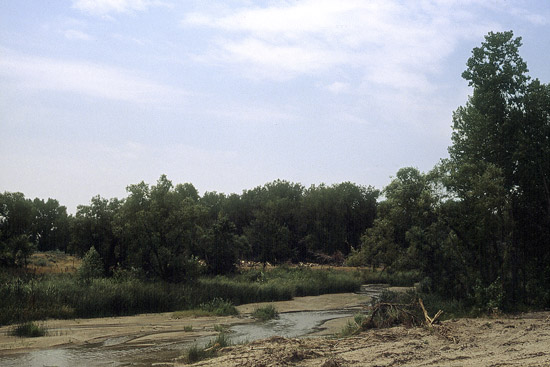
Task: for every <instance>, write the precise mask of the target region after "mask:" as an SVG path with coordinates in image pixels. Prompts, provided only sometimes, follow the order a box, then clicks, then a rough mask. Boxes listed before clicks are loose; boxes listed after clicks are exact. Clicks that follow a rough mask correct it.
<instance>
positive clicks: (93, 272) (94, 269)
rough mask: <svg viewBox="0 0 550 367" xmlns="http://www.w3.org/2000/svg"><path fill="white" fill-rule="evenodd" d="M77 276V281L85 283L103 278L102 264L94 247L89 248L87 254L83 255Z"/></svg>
mask: <svg viewBox="0 0 550 367" xmlns="http://www.w3.org/2000/svg"><path fill="white" fill-rule="evenodd" d="M77 274H78V277H79V279H80V280H82V281H85V282H89V281H90V280H92V279H94V278H100V277H102V276H103V274H104V270H103V262H102V261H101V256H100V255H99V252H97V251H96V249H95V247H93V246H92V247H90V249H89V250H88V252H86V254H85V255H84V258H83V259H82V265H80V268H79V269H78V272H77Z"/></svg>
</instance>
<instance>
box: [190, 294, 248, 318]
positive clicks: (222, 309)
mask: <svg viewBox="0 0 550 367" xmlns="http://www.w3.org/2000/svg"><path fill="white" fill-rule="evenodd" d="M199 308H200V309H201V310H203V311H206V312H210V313H212V314H213V315H216V316H232V315H238V314H239V311H237V309H236V308H235V306H234V305H233V303H231V302H230V301H226V300H224V299H222V298H214V299H213V300H212V301H210V302H206V303H202V304H201V305H200V306H199Z"/></svg>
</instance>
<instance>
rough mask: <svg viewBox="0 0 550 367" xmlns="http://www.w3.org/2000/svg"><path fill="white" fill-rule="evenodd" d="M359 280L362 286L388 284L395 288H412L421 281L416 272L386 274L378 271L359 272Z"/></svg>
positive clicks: (364, 270)
mask: <svg viewBox="0 0 550 367" xmlns="http://www.w3.org/2000/svg"><path fill="white" fill-rule="evenodd" d="M361 279H362V281H363V283H364V284H389V285H392V286H396V287H412V286H414V284H415V283H417V282H419V281H420V279H421V274H420V272H418V271H397V272H392V273H389V272H386V271H379V270H367V269H362V270H361Z"/></svg>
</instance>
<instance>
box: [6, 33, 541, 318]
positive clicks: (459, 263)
mask: <svg viewBox="0 0 550 367" xmlns="http://www.w3.org/2000/svg"><path fill="white" fill-rule="evenodd" d="M520 47H521V37H514V35H513V32H511V31H509V32H497V33H493V32H490V33H489V34H488V35H486V36H485V40H484V41H483V42H482V44H481V46H479V47H476V48H474V49H473V51H472V55H471V57H470V58H469V59H468V61H467V69H466V70H465V71H464V73H463V74H462V77H463V78H464V79H465V80H466V81H467V82H468V84H469V86H471V87H472V88H473V94H472V95H471V96H470V97H469V98H468V101H467V102H466V104H465V105H464V106H461V107H459V108H458V109H457V110H456V111H455V112H454V113H453V119H452V120H453V124H452V128H453V132H452V144H451V146H450V147H449V157H448V158H445V159H442V160H441V161H440V162H439V163H438V164H437V165H436V166H435V167H434V168H433V169H432V170H431V171H429V172H427V173H423V172H420V171H419V170H418V169H416V168H413V167H406V168H402V169H400V170H399V171H398V172H397V173H396V176H395V178H393V180H392V181H391V183H390V184H389V185H387V186H386V187H385V188H384V189H383V190H382V192H379V191H378V190H376V189H374V188H373V187H370V186H369V187H365V186H360V185H356V184H353V183H349V182H345V183H341V184H337V185H332V186H326V185H319V186H311V187H310V188H307V189H306V188H304V187H303V186H302V185H300V184H297V183H291V182H287V181H281V180H277V181H274V182H271V183H268V184H266V185H264V186H259V187H256V188H254V189H251V190H245V191H243V193H242V194H240V195H238V194H231V195H225V194H221V193H217V192H207V193H205V194H204V195H203V196H202V197H201V196H200V195H199V194H198V192H197V190H196V189H195V188H194V186H193V185H192V184H189V183H187V184H178V185H175V186H174V185H173V184H172V182H170V181H169V180H168V179H167V178H166V176H161V177H160V178H159V180H158V182H157V183H156V185H153V186H149V185H147V184H145V183H143V182H141V183H139V184H135V185H130V186H128V188H127V191H128V196H127V197H126V198H124V199H109V200H108V199H104V198H101V197H100V196H96V197H94V198H92V200H91V203H90V204H89V205H82V206H79V207H78V210H77V213H76V215H74V216H72V215H67V213H66V209H65V208H64V207H62V206H60V205H59V203H57V201H55V200H53V199H49V200H48V201H43V200H39V199H35V200H34V201H31V200H29V199H25V198H24V196H23V194H20V193H4V194H2V195H0V246H1V247H0V264H2V265H3V266H9V265H14V264H21V263H22V262H24V261H25V259H26V258H27V257H28V254H29V253H30V252H31V251H32V250H33V249H34V248H38V249H39V250H51V249H60V250H62V251H68V252H72V253H76V254H79V255H83V254H84V253H85V252H87V251H88V250H89V249H90V248H91V247H92V246H93V247H94V248H95V249H96V250H97V251H98V253H99V254H100V257H101V259H102V262H103V271H104V273H105V274H110V273H112V272H113V270H114V269H116V268H118V267H123V268H130V267H134V268H137V269H141V270H143V271H144V272H145V273H146V274H150V275H152V276H156V277H160V278H162V279H165V280H169V281H183V280H187V279H192V278H193V277H195V276H196V274H197V272H198V269H199V267H200V266H205V267H206V269H207V271H208V272H209V273H211V274H223V273H228V272H231V271H233V270H234V266H235V263H236V261H237V259H251V260H256V261H261V262H264V263H265V262H275V263H280V262H285V261H294V262H298V261H309V260H312V261H319V260H323V259H327V258H328V257H331V256H332V258H333V259H335V258H339V257H340V258H342V257H343V256H347V263H348V264H350V265H363V266H372V267H373V268H381V269H383V270H384V271H388V272H392V271H397V270H416V271H418V272H419V274H421V278H422V279H421V287H423V288H424V289H425V290H428V291H431V292H435V293H439V294H441V295H444V296H446V297H449V298H455V299H467V300H471V301H472V302H475V303H476V304H482V305H485V307H487V308H492V307H498V308H504V309H510V308H514V307H516V306H518V305H519V304H528V305H529V304H530V305H537V306H544V307H548V306H550V85H548V84H543V83H541V82H540V81H539V80H538V79H532V78H531V77H530V76H529V75H528V69H527V64H526V63H525V61H524V60H523V59H522V58H521V56H520V54H519V49H520ZM379 199H380V200H379ZM201 264H202V265H201Z"/></svg>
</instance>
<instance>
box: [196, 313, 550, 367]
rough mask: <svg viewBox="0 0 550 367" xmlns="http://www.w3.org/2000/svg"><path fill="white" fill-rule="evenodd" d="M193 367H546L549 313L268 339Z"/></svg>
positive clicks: (549, 355)
mask: <svg viewBox="0 0 550 367" xmlns="http://www.w3.org/2000/svg"><path fill="white" fill-rule="evenodd" d="M222 352H223V355H222V356H220V357H218V358H216V359H211V360H207V361H203V362H199V363H196V364H194V365H193V366H228V367H230V366H240V367H245V366H263V367H271V366H322V367H344V366H378V367H382V366H491V367H497V366H499V367H500V366H546V367H548V366H550V312H540V313H531V314H526V315H522V316H517V317H499V318H480V319H460V320H450V321H445V322H443V323H442V324H441V325H439V326H435V327H434V328H433V329H427V328H411V329H407V328H404V327H394V328H389V329H382V330H370V331H366V332H363V333H361V334H359V335H357V336H354V337H349V338H341V339H337V338H319V337H317V338H305V339H286V338H281V337H273V338H270V339H266V340H261V341H256V342H252V343H250V344H248V345H242V346H236V347H230V348H225V350H222Z"/></svg>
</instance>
